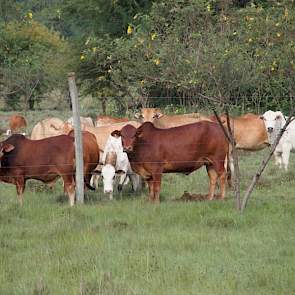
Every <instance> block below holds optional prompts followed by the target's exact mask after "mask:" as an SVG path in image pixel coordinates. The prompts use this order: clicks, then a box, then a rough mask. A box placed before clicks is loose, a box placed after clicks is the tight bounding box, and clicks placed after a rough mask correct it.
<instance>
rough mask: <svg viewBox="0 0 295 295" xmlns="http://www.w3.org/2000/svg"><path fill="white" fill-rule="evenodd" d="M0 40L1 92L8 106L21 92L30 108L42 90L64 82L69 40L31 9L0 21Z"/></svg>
mask: <svg viewBox="0 0 295 295" xmlns="http://www.w3.org/2000/svg"><path fill="white" fill-rule="evenodd" d="M0 42H1V45H0V61H1V73H2V74H1V76H0V85H2V87H1V89H2V90H1V96H2V97H4V98H5V99H6V101H7V104H8V105H9V106H10V107H13V108H15V107H17V106H18V104H19V103H20V98H21V97H22V96H23V97H24V102H25V107H26V108H27V109H33V108H34V105H35V102H36V101H37V100H38V99H40V95H41V94H42V93H45V92H46V91H48V90H52V89H53V88H54V87H61V85H62V84H63V83H65V82H66V79H65V77H66V72H67V71H68V68H69V66H70V64H71V63H72V60H71V56H70V46H69V44H68V43H67V42H66V41H65V40H63V39H62V38H61V37H60V36H59V34H58V33H56V32H54V31H50V30H48V29H47V28H46V27H45V26H43V25H41V24H40V23H38V22H36V21H34V20H33V16H32V14H31V13H29V14H28V15H27V16H26V18H25V19H23V20H22V21H20V22H16V21H14V22H9V23H7V24H5V25H2V28H1V30H0ZM63 81H65V82H63Z"/></svg>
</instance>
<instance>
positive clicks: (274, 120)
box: [260, 111, 285, 144]
mask: <svg viewBox="0 0 295 295" xmlns="http://www.w3.org/2000/svg"><path fill="white" fill-rule="evenodd" d="M260 119H262V120H263V121H264V125H265V128H266V131H267V135H268V139H269V143H270V144H273V143H274V141H275V138H276V136H277V135H278V132H279V131H280V129H281V128H282V126H283V124H284V122H285V118H284V115H283V114H282V112H279V111H278V112H273V111H267V112H265V113H264V114H263V115H262V116H260Z"/></svg>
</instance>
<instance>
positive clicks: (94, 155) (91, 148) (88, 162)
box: [69, 130, 99, 190]
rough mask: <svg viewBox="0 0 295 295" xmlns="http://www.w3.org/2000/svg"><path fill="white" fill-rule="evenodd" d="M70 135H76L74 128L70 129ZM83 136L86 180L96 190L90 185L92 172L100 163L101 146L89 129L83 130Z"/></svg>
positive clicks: (88, 185) (89, 186) (87, 184)
mask: <svg viewBox="0 0 295 295" xmlns="http://www.w3.org/2000/svg"><path fill="white" fill-rule="evenodd" d="M69 135H70V136H72V137H74V130H72V131H70V133H69ZM82 136H83V162H84V181H85V184H86V186H87V187H88V188H89V189H91V190H94V188H93V187H91V185H90V179H91V177H92V174H91V172H92V171H94V170H95V168H96V166H97V165H98V164H99V147H98V145H97V142H96V137H95V136H94V135H93V134H92V133H90V132H87V131H83V132H82Z"/></svg>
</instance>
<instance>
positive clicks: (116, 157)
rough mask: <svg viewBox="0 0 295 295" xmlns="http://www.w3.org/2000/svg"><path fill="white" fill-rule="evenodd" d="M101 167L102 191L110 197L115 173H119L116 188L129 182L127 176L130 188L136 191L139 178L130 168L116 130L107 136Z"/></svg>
mask: <svg viewBox="0 0 295 295" xmlns="http://www.w3.org/2000/svg"><path fill="white" fill-rule="evenodd" d="M102 163H103V167H102V169H101V172H98V171H97V173H99V174H101V176H102V179H103V185H104V192H105V193H109V194H110V199H111V200H112V199H113V186H114V181H115V179H116V175H119V176H120V177H119V184H118V190H119V191H121V190H122V187H123V185H127V184H128V183H129V178H130V179H131V182H132V188H133V190H134V191H136V190H137V189H138V188H139V183H140V178H139V175H137V174H135V173H134V172H133V171H132V170H131V166H130V163H129V160H128V157H127V154H126V153H125V152H123V146H122V141H121V137H120V136H118V135H117V133H116V132H112V133H111V135H110V136H109V138H108V140H107V143H106V146H105V149H104V153H103V157H102Z"/></svg>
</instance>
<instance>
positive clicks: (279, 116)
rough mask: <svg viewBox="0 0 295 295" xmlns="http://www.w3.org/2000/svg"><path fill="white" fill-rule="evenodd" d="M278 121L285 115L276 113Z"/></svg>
mask: <svg viewBox="0 0 295 295" xmlns="http://www.w3.org/2000/svg"><path fill="white" fill-rule="evenodd" d="M276 119H277V120H279V119H283V114H282V113H281V112H276Z"/></svg>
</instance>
